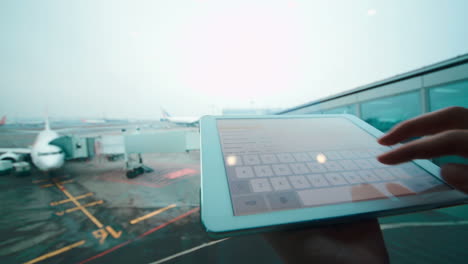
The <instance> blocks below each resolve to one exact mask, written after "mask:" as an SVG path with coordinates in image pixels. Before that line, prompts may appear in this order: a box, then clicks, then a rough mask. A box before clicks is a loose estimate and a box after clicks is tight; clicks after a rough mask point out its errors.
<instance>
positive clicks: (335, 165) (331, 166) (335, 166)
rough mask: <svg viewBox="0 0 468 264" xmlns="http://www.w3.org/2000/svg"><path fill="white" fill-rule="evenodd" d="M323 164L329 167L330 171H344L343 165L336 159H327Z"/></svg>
mask: <svg viewBox="0 0 468 264" xmlns="http://www.w3.org/2000/svg"><path fill="white" fill-rule="evenodd" d="M323 166H324V167H325V168H327V170H328V171H342V170H343V167H341V166H340V164H338V162H336V161H327V162H325V163H323Z"/></svg>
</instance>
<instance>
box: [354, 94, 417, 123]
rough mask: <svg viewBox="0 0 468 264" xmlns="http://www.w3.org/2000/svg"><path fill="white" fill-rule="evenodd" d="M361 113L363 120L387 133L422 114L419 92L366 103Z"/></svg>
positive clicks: (363, 104) (362, 106)
mask: <svg viewBox="0 0 468 264" xmlns="http://www.w3.org/2000/svg"><path fill="white" fill-rule="evenodd" d="M361 111H362V119H364V120H365V121H366V122H367V123H369V124H371V125H372V126H374V127H376V128H377V129H379V130H381V131H383V132H386V131H388V130H390V129H391V128H392V127H393V126H394V125H396V124H398V123H400V122H401V121H404V120H406V119H409V118H412V117H415V116H417V115H419V114H421V103H420V100H419V92H411V93H406V94H401V95H397V96H393V97H386V98H381V99H377V100H373V101H368V102H364V103H362V105H361Z"/></svg>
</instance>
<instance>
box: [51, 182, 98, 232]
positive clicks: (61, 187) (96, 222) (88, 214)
mask: <svg viewBox="0 0 468 264" xmlns="http://www.w3.org/2000/svg"><path fill="white" fill-rule="evenodd" d="M54 184H55V185H56V186H57V188H58V189H59V190H61V191H62V192H63V193H64V194H65V195H66V196H67V197H68V199H70V200H71V201H72V202H73V203H74V204H75V205H76V207H80V210H81V211H82V212H83V213H84V214H85V215H86V216H87V217H88V218H89V219H90V220H91V221H92V222H93V223H94V224H95V225H96V226H97V227H98V228H102V227H103V226H104V225H103V224H102V223H101V222H99V220H97V219H96V217H94V215H92V214H91V213H90V212H89V211H88V210H87V209H86V208H84V207H82V206H81V204H80V202H78V201H77V200H76V199H75V197H73V195H71V194H70V193H69V192H68V191H67V190H65V188H63V186H62V185H61V183H59V182H54Z"/></svg>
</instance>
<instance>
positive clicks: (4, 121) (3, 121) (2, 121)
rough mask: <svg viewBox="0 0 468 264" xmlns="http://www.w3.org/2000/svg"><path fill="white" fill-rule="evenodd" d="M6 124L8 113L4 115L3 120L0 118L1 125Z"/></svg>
mask: <svg viewBox="0 0 468 264" xmlns="http://www.w3.org/2000/svg"><path fill="white" fill-rule="evenodd" d="M5 124H6V115H4V116H3V117H2V120H0V126H3V125H5Z"/></svg>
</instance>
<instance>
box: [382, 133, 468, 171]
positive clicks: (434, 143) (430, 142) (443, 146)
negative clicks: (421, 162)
mask: <svg viewBox="0 0 468 264" xmlns="http://www.w3.org/2000/svg"><path fill="white" fill-rule="evenodd" d="M445 155H458V156H462V157H468V131H465V130H450V131H447V132H443V133H440V134H437V135H434V136H430V137H424V138H421V139H417V140H414V141H411V142H409V143H406V144H404V145H402V146H400V147H398V148H396V149H393V150H391V151H389V152H387V153H384V154H382V155H380V156H378V157H377V159H378V160H379V161H380V162H382V163H384V164H389V165H393V164H398V163H403V162H407V161H410V160H413V159H429V158H436V157H440V156H445Z"/></svg>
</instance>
